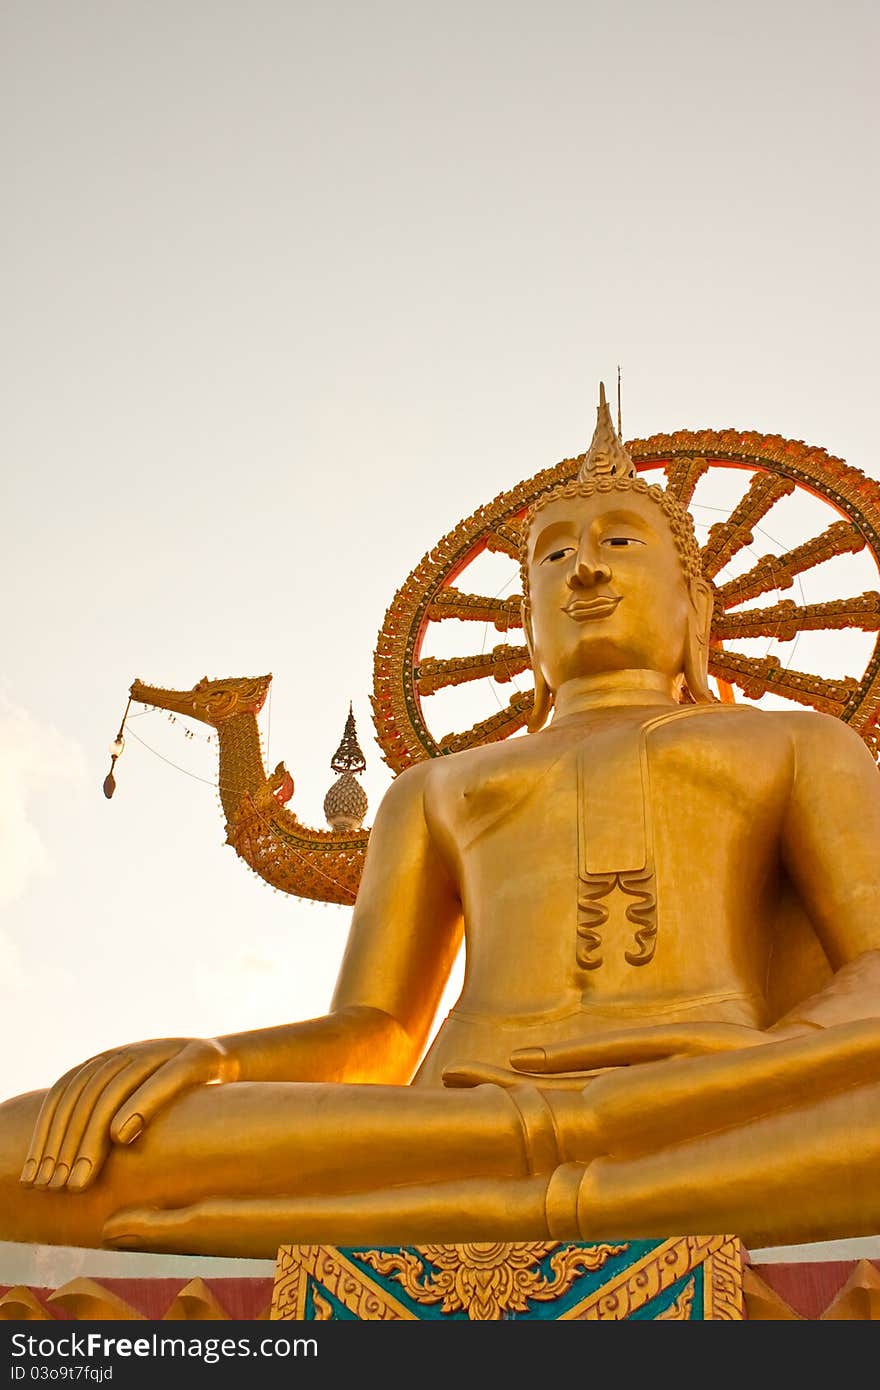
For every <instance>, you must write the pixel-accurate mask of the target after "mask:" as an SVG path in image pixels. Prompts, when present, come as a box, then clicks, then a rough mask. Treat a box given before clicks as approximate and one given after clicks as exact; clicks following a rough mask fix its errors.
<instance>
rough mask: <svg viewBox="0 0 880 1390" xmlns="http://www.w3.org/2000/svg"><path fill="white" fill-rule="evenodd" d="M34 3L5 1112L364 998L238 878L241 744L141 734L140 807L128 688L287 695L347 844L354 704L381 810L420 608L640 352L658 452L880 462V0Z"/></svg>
mask: <svg viewBox="0 0 880 1390" xmlns="http://www.w3.org/2000/svg"><path fill="white" fill-rule="evenodd" d="M0 15H2V34H0V47H2V59H0V61H2V72H0V142H2V168H3V184H4V189H5V194H6V197H5V210H4V217H3V242H4V251H3V255H2V258H0V278H2V304H3V312H2V326H0V342H2V363H0V370H2V380H3V383H4V386H5V393H4V394H5V402H4V408H3V411H2V414H0V430H2V435H3V469H4V472H3V480H4V486H3V500H4V506H3V513H2V516H3V530H2V535H3V551H2V563H3V566H4V570H5V584H4V590H5V593H6V595H7V599H6V604H5V625H4V636H5V641H4V645H3V663H2V677H0V912H2V917H0V981H2V988H3V995H2V999H3V1003H2V1007H0V1095H8V1094H11V1093H13V1092H17V1091H21V1090H25V1089H30V1088H34V1087H38V1086H43V1085H46V1084H49V1083H51V1082H52V1081H53V1080H54V1079H55V1078H56V1077H57V1076H58V1075H59V1074H60V1073H61V1072H62V1071H64V1070H66V1069H67V1068H68V1067H69V1066H70V1065H72V1064H73V1063H74V1062H77V1061H79V1060H83V1059H85V1058H86V1057H87V1056H89V1055H90V1054H92V1053H94V1052H96V1051H99V1050H102V1049H103V1048H105V1047H110V1046H112V1045H114V1044H119V1043H124V1042H127V1041H131V1040H134V1039H137V1038H142V1037H150V1036H162V1035H178V1034H179V1035H183V1036H194V1035H203V1034H211V1033H217V1032H229V1031H233V1030H235V1029H243V1028H249V1027H258V1026H262V1025H267V1024H273V1023H279V1022H282V1021H284V1020H287V1019H295V1018H299V1017H304V1016H308V1015H310V1014H315V1013H319V1012H321V1011H322V1010H323V1009H324V1008H325V1007H326V1005H327V1003H328V1002H329V997H330V993H331V990H332V985H333V980H334V977H335V972H336V969H337V966H338V962H339V958H340V955H341V951H342V947H343V944H344V940H345V934H346V930H347V923H348V917H349V914H348V912H347V911H346V910H345V909H341V908H333V907H319V906H314V905H310V904H303V903H299V902H297V901H296V900H294V899H292V898H290V897H285V896H283V895H279V894H273V893H272V892H271V891H270V890H269V889H268V888H267V887H265V886H264V885H263V884H262V883H261V882H260V881H259V880H258V879H257V878H255V877H254V875H253V874H251V873H250V872H249V871H248V870H247V869H246V868H245V867H244V865H243V864H242V863H241V862H240V861H239V860H238V859H237V858H236V857H235V855H234V853H233V852H232V850H230V849H228V848H226V847H225V846H224V844H223V826H222V818H221V816H220V813H219V811H218V808H217V806H216V804H215V796H214V792H213V790H212V788H211V787H210V786H209V785H206V784H205V783H204V782H202V781H198V780H194V776H195V777H200V778H207V779H209V780H210V779H211V778H212V777H213V776H214V767H213V761H212V759H213V752H212V750H211V749H210V748H208V746H207V745H206V744H204V743H199V742H197V741H196V740H186V739H185V738H184V735H183V732H182V728H181V727H174V728H171V727H170V726H169V725H167V723H165V722H164V721H163V717H162V716H161V715H148V716H145V717H144V718H143V719H140V720H139V721H138V723H137V724H133V725H132V728H133V729H134V730H136V731H137V732H138V733H139V734H140V735H141V736H142V737H143V738H145V739H146V740H147V741H148V742H149V743H151V744H152V745H153V746H154V747H155V748H157V749H159V750H160V751H161V752H162V754H163V755H164V756H165V757H167V758H170V759H171V761H172V762H176V763H179V764H180V765H181V766H182V767H184V768H185V769H187V770H188V771H189V772H190V773H192V774H194V776H186V775H183V774H182V773H181V772H178V771H175V770H174V769H173V768H172V767H169V766H168V765H167V764H166V763H164V762H162V761H160V760H159V758H157V757H155V756H153V754H151V753H150V752H148V751H147V750H146V749H145V748H143V747H142V746H141V745H140V744H138V743H137V742H136V741H135V740H134V739H130V740H129V743H128V747H127V749H126V752H125V754H124V756H123V759H122V760H121V762H120V764H119V768H118V782H119V790H118V792H117V794H116V797H115V799H114V801H113V802H112V803H108V802H106V801H105V799H104V797H103V796H102V794H101V782H102V779H103V777H104V774H105V772H106V770H107V764H108V754H107V744H108V743H109V741H110V739H111V738H112V737H113V734H114V733H115V730H116V727H117V725H118V722H119V718H120V715H121V713H122V710H123V708H124V704H125V697H126V691H127V688H128V685H129V683H130V682H131V680H132V678H133V677H134V676H140V677H142V678H143V679H145V680H148V681H150V682H153V683H156V684H162V685H167V686H176V687H186V686H190V685H191V684H193V683H194V682H195V681H196V680H197V679H198V678H199V677H200V676H202V675H204V674H206V673H207V674H209V675H212V676H225V675H258V674H262V673H263V672H265V671H272V672H274V676H275V680H274V686H273V692H274V694H273V700H272V706H271V730H269V727H268V718H267V715H264V717H263V720H262V725H263V728H264V731H265V732H266V734H267V735H269V736H270V737H269V741H270V759H271V764H272V765H273V766H274V763H275V762H277V761H278V759H280V758H284V759H285V761H286V762H287V764H288V767H289V768H290V769H291V771H292V773H293V775H294V778H295V781H296V786H297V790H296V796H295V799H294V801H293V802H292V806H293V807H294V808H295V809H296V810H297V812H298V813H299V815H300V816H301V818H303V819H304V820H306V821H309V822H311V823H312V824H316V825H320V824H322V812H321V802H322V799H323V796H324V793H325V791H326V789H327V787H328V785H329V783H330V780H331V773H330V771H329V767H328V763H329V759H330V756H331V754H332V753H333V750H334V749H335V747H336V744H337V742H338V740H339V736H340V734H341V731H342V725H343V722H344V719H345V715H346V712H347V709H348V702H349V700H353V702H354V707H355V713H356V715H357V718H358V722H359V728H360V733H361V741H362V744H363V747H364V750H365V752H366V754H367V757H368V760H369V770H368V775H367V777H366V779H365V782H366V786H367V790H368V792H369V793H370V797H371V804H372V808H373V809H372V811H371V813H370V816H371V817H372V814H373V812H374V810H375V806H376V803H377V801H378V799H379V797H380V795H381V793H382V790H383V789H384V788H385V787H386V786H387V784H388V781H389V777H388V773H387V771H386V770H385V769H384V767H383V765H382V764H381V762H380V758H379V753H378V750H377V748H376V745H375V743H374V742H373V740H372V730H371V723H370V708H369V698H368V697H369V692H370V688H371V669H372V652H373V646H374V642H375V638H376V634H377V632H378V630H379V628H380V625H381V621H382V616H383V614H384V611H385V609H386V607H387V605H388V603H389V602H390V600H391V598H392V596H393V594H394V592H395V590H396V588H397V587H398V585H399V584H400V582H401V581H402V580H403V579H404V577H405V576H406V574H407V573H408V571H409V570H410V569H411V568H412V567H413V566H414V565H415V563H416V562H417V561H418V559H419V558H420V556H421V555H422V554H423V553H424V552H425V551H426V550H428V549H429V548H430V547H431V546H432V545H433V544H434V542H435V541H436V540H437V539H438V538H439V537H440V536H442V535H443V534H444V533H445V532H446V531H448V530H449V529H450V528H451V527H452V526H453V525H454V524H455V523H456V521H457V520H458V519H459V518H460V517H462V516H464V515H467V514H468V513H470V512H471V511H473V510H474V509H475V508H476V507H477V506H478V505H480V504H481V503H483V502H486V501H488V500H489V499H491V498H492V497H493V496H495V494H497V493H498V492H500V491H502V490H504V489H506V488H508V487H510V486H512V485H513V484H514V483H515V482H517V481H518V480H519V479H521V478H525V477H529V476H531V475H532V474H533V473H535V472H536V471H537V470H538V469H540V468H543V467H547V466H549V465H551V464H553V463H555V462H556V461H557V460H558V459H560V458H562V457H565V456H568V455H571V454H574V453H577V452H579V451H581V450H582V449H583V448H584V447H585V445H586V443H587V442H588V440H589V437H590V434H591V433H592V427H593V421H594V418H595V417H594V403H595V389H596V383H597V381H598V380H599V378H600V377H604V378H605V380H606V381H608V382H609V385H610V383H611V381H612V380H613V377H614V373H615V370H616V365H617V363H618V362H620V363H622V364H623V371H624V429H625V433H626V434H627V435H628V436H629V437H632V436H644V435H647V434H651V433H655V432H657V431H661V430H671V429H675V428H692V429H697V428H703V427H711V428H722V427H725V426H728V425H732V426H736V427H737V428H740V429H750V428H755V429H759V430H765V431H768V432H776V433H780V434H783V435H786V436H789V437H793V438H797V439H805V440H808V441H809V442H811V443H814V444H820V445H823V446H824V447H826V448H827V449H828V450H829V451H830V452H831V453H834V454H837V455H840V456H842V457H844V458H846V459H848V461H849V462H850V463H852V464H854V465H855V466H856V467H858V468H861V469H863V470H864V471H866V472H868V473H871V474H872V475H874V476H877V475H878V472H880V467H878V459H877V453H876V420H875V414H876V380H877V365H878V364H877V352H876V334H877V321H878V308H880V305H878V275H877V231H876V229H877V223H878V213H880V199H878V189H877V175H876V151H877V140H878V103H877V96H876V72H877V62H878V38H880V11H878V8H877V6H876V5H875V4H873V3H846V0H844V3H838V4H836V5H834V6H832V5H831V4H824V3H823V4H817V3H809V0H807V3H804V2H803V0H801V2H800V3H789V2H788V0H785V2H784V3H773V0H762V3H755V0H745V2H744V3H739V4H737V5H735V6H734V5H724V6H722V5H717V6H710V5H707V4H705V3H682V0H670V3H667V4H665V5H662V6H660V5H655V4H649V3H646V0H643V2H642V3H626V0H621V2H620V3H617V4H615V5H610V4H605V5H598V4H594V3H590V2H589V0H581V2H580V3H570V2H569V0H544V3H542V4H541V5H536V4H535V5H528V4H520V3H514V2H512V0H506V3H503V4H502V3H485V2H484V0H469V2H468V3H467V4H463V3H457V0H447V3H445V4H443V5H437V4H432V5H428V4H420V3H413V2H412V0H407V3H402V2H400V3H373V4H369V5H364V4H341V3H334V2H333V0H328V2H326V3H320V4H317V3H315V4H305V3H299V2H298V0H289V2H288V0H252V3H250V4H248V5H242V4H233V3H229V2H228V0H226V3H221V0H215V2H214V3H195V0H190V2H189V3H183V4H181V3H179V0H174V3H171V2H170V0H152V3H150V4H146V3H133V2H132V0H114V3H109V2H108V3H89V0H78V3H76V4H70V3H67V0H55V3H52V2H51V0H5V3H3V4H2V7H0ZM709 519H711V518H710V516H709V514H708V513H706V514H705V516H704V517H703V518H702V520H703V521H706V522H707V523H708V520H709ZM698 520H700V518H698ZM786 524H788V523H786ZM792 524H793V523H792ZM822 524H823V525H824V524H826V523H825V522H823V523H822ZM778 529H784V526H783V523H782V522H780V526H779V528H778ZM770 530H771V532H772V527H771V528H770ZM777 539H778V540H779V541H780V542H781V543H782V544H784V543H786V536H785V535H782V536H779V537H777V536H775V534H773V535H771V537H770V540H771V541H775V540H777ZM769 548H772V546H771V545H770V544H769V542H768V544H766V545H764V544H762V545H759V546H758V549H757V552H756V553H763V551H764V550H765V549H769ZM854 574H855V578H854V579H853V585H854V587H853V588H852V589H851V591H852V592H860V591H861V589H862V588H865V587H876V585H875V584H874V583H873V582H872V581H871V579H870V576H868V578H867V580H866V579H865V577H864V573H863V572H862V571H858V572H855V571H854ZM817 596H818V597H821V596H822V594H819V595H810V597H811V598H814V597H817ZM825 596H828V597H832V596H836V595H834V594H831V593H827V594H825ZM795 597H796V595H795ZM455 626H456V627H457V626H458V625H455ZM481 640H482V636H481ZM487 640H488V642H489V643H490V645H491V644H494V642H495V641H497V640H498V638H497V636H496V635H495V634H494V633H490V634H489V636H488V639H487ZM863 645H864V644H863ZM465 650H467V647H466V646H465V645H464V644H463V643H462V645H461V646H460V647H459V651H460V652H464V651H465ZM853 650H854V651H855V656H854V657H853V660H856V659H857V658H858V657H859V654H860V653H861V651H862V648H861V647H858V643H857V650H856V649H855V648H854V649H853ZM854 673H855V672H854ZM859 673H860V672H859ZM509 694H510V690H509V687H504V688H503V689H502V690H501V692H500V698H501V699H502V700H503V701H505V702H506V699H507V698H508V696H509ZM441 731H442V730H441Z"/></svg>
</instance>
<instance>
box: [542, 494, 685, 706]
mask: <svg viewBox="0 0 880 1390" xmlns="http://www.w3.org/2000/svg"><path fill="white" fill-rule="evenodd" d="M528 575H529V592H530V606H531V623H530V629H529V628H527V637H528V640H529V644H530V646H531V649H532V656H533V661H534V664H535V666H536V668H539V669H540V672H541V674H542V675H543V678H544V682H545V683H546V685H547V686H548V687H549V689H550V691H552V692H556V691H558V690H559V688H560V687H561V686H562V685H563V684H564V683H565V682H566V681H568V680H571V679H573V678H575V677H580V676H589V675H598V674H601V673H603V672H608V671H622V670H631V669H642V670H650V671H656V672H659V673H661V674H663V675H666V676H669V677H670V679H673V680H674V679H675V677H677V676H679V675H681V673H682V672H683V671H684V670H685V653H686V648H687V643H688V640H689V631H690V629H691V628H692V627H693V626H694V624H699V623H700V622H703V623H705V619H706V614H705V612H702V613H698V612H697V608H698V607H700V606H702V607H703V608H705V605H704V604H703V605H700V604H699V595H698V594H695V592H694V588H695V586H694V585H690V586H689V585H688V582H687V579H686V577H685V574H684V571H683V569H682V562H681V558H680V556H679V553H678V551H677V549H676V545H675V541H674V539H673V536H672V532H671V530H670V528H669V524H668V522H667V519H666V517H665V515H664V513H663V511H662V509H661V507H659V506H658V505H657V503H656V502H655V501H652V500H651V499H650V498H649V497H647V496H645V495H644V494H643V493H638V492H635V491H628V490H625V491H623V490H615V491H613V492H602V493H599V492H597V493H594V494H593V495H592V496H589V497H573V498H558V499H557V500H555V501H553V502H550V503H548V505H547V506H546V507H544V508H542V509H541V511H539V512H538V514H537V516H536V517H535V519H534V521H533V523H532V527H531V531H530V533H529V546H528ZM696 587H697V588H699V587H700V586H696ZM702 587H703V588H705V586H702ZM710 603H711V599H710Z"/></svg>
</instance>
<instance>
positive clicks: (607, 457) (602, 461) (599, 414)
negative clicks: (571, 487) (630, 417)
mask: <svg viewBox="0 0 880 1390" xmlns="http://www.w3.org/2000/svg"><path fill="white" fill-rule="evenodd" d="M635 476H636V469H635V464H634V463H633V461H632V459H631V458H630V456H629V454H628V453H627V451H626V449H625V448H624V447H623V444H622V442H621V440H620V439H619V438H618V435H617V431H616V430H615V428H614V422H613V421H612V419H611V410H610V408H609V405H608V401H607V400H606V399H605V383H604V381H600V382H599V404H598V406H597V408H596V428H595V430H594V432H593V439H592V443H591V444H590V447H589V449H588V450H587V454H586V457H585V458H584V461H583V463H582V464H581V466H580V470H579V472H578V481H579V482H582V483H584V482H587V481H588V480H590V479H592V478H634V477H635Z"/></svg>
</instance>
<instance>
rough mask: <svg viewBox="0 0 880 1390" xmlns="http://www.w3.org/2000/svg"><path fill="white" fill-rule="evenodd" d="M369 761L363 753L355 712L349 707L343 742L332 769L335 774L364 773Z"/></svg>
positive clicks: (331, 764)
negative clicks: (358, 738)
mask: <svg viewBox="0 0 880 1390" xmlns="http://www.w3.org/2000/svg"><path fill="white" fill-rule="evenodd" d="M366 766H367V760H366V758H365V757H364V755H363V753H362V752H361V748H360V744H359V743H358V740H357V728H356V726H355V722H354V710H353V709H352V707H351V705H350V704H349V706H348V718H347V719H346V721H345V728H344V730H343V733H342V742H341V743H340V745H339V747H338V748H337V750H336V752H335V753H334V754H333V758H332V759H331V762H330V767H331V768H332V770H333V771H334V772H363V771H364V769H365V767H366Z"/></svg>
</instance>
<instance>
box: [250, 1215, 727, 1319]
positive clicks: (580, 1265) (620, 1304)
mask: <svg viewBox="0 0 880 1390" xmlns="http://www.w3.org/2000/svg"><path fill="white" fill-rule="evenodd" d="M271 1317H272V1319H273V1320H277V1321H302V1320H305V1321H307V1322H311V1321H316V1322H326V1321H333V1322H338V1321H361V1322H364V1321H377V1320H378V1321H400V1320H405V1321H431V1320H437V1319H444V1320H447V1321H448V1320H454V1321H458V1322H461V1321H467V1320H471V1321H502V1320H511V1319H515V1320H522V1319H544V1320H566V1321H583V1322H590V1321H600V1322H620V1321H622V1320H624V1319H626V1318H633V1319H635V1320H638V1321H643V1322H653V1321H663V1320H675V1321H680V1322H703V1321H719V1320H724V1321H739V1320H740V1319H742V1317H743V1266H742V1246H741V1244H740V1242H739V1240H738V1239H737V1238H736V1237H735V1236H674V1237H672V1238H671V1239H668V1240H632V1241H626V1242H614V1243H611V1242H608V1243H605V1242H603V1243H592V1244H588V1243H583V1242H564V1243H560V1242H539V1241H517V1242H514V1243H503V1242H486V1243H480V1242H472V1243H470V1244H467V1245H411V1246H393V1247H392V1246H384V1247H382V1248H381V1249H365V1248H364V1249H362V1248H356V1249H355V1248H351V1247H346V1248H345V1249H342V1248H339V1247H337V1246H334V1245H283V1246H282V1247H281V1249H280V1250H279V1251H278V1262H277V1265H276V1270H275V1287H274V1290H273V1294H272V1312H271Z"/></svg>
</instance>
